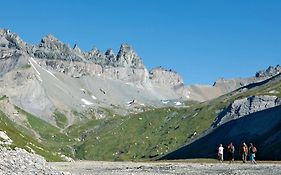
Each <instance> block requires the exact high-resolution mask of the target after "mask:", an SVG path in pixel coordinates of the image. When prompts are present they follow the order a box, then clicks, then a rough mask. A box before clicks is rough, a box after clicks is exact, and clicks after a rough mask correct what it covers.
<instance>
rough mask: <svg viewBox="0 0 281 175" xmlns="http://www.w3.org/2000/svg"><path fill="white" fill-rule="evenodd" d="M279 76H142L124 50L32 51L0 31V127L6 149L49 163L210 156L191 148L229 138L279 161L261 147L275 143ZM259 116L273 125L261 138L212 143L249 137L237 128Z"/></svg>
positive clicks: (53, 46)
mask: <svg viewBox="0 0 281 175" xmlns="http://www.w3.org/2000/svg"><path fill="white" fill-rule="evenodd" d="M280 71H281V66H279V65H277V66H275V67H273V66H270V67H268V68H267V69H266V70H264V71H258V72H257V73H256V74H255V75H254V76H253V77H249V78H235V79H223V78H221V79H218V80H217V81H216V82H215V83H214V84H213V85H188V86H187V85H185V84H184V82H183V79H182V78H181V76H180V75H179V74H177V73H176V72H175V71H173V70H167V69H165V68H162V67H157V68H154V69H152V70H148V69H147V68H146V66H145V64H144V62H143V60H142V59H141V58H140V57H139V56H138V54H137V53H136V52H135V51H134V50H133V48H132V47H131V46H130V45H128V44H122V45H121V46H120V49H119V51H118V53H117V54H115V53H114V51H113V50H112V49H108V50H107V51H106V52H105V53H102V52H101V51H100V50H98V49H97V48H93V49H92V50H91V51H90V52H83V51H82V50H81V49H80V48H79V47H78V46H77V45H74V46H73V47H70V46H69V45H67V44H65V43H63V42H61V41H60V40H58V39H57V38H55V37H54V36H52V35H47V36H45V37H43V38H42V40H41V42H40V43H39V44H38V45H31V44H28V43H26V42H24V41H23V40H22V39H21V38H20V37H19V36H18V35H17V34H15V33H13V32H11V31H9V30H7V29H0V111H1V113H0V114H1V115H0V116H1V125H0V129H1V130H3V131H5V133H6V134H7V135H8V136H9V138H10V137H11V139H10V140H12V141H13V142H10V140H9V144H11V145H14V146H18V147H22V148H24V149H27V150H29V151H30V150H33V151H34V152H36V153H38V154H41V155H43V156H44V157H46V158H47V159H48V160H58V159H61V157H62V155H64V156H63V157H72V158H74V159H90V160H92V159H94V160H140V159H141V160H142V159H145V160H147V159H149V160H150V159H159V158H163V159H170V158H172V159H178V158H196V157H202V156H203V157H214V152H213V151H212V150H211V149H207V150H206V151H205V152H202V153H200V154H195V151H197V152H198V150H197V146H193V145H196V144H197V143H200V144H202V143H203V141H204V144H206V143H211V146H212V147H216V145H217V144H218V143H219V142H220V141H221V140H229V141H230V140H231V139H232V140H234V141H235V142H236V143H237V144H238V143H239V142H241V141H242V140H247V141H250V140H251V141H252V140H253V141H256V143H257V144H258V145H259V146H262V147H264V148H265V149H264V150H265V151H264V152H263V151H261V157H262V158H264V159H273V158H274V159H281V158H280V156H279V157H278V156H275V155H274V156H269V157H266V156H265V155H266V153H268V151H269V150H271V149H273V148H271V147H269V146H267V144H266V143H272V144H274V145H275V146H274V148H275V147H276V145H277V146H278V145H280V143H279V142H280V141H278V138H279V136H280V135H279V133H280V127H279V128H278V126H279V121H280V117H279V116H280V110H279V105H280V104H281V103H280V92H281V89H280V86H281V85H280ZM262 116H269V117H268V118H270V121H272V122H271V123H268V127H266V128H263V130H260V131H262V133H261V134H257V133H258V131H255V132H253V133H252V135H249V137H244V136H243V137H235V136H234V135H235V134H234V133H231V132H230V133H229V135H224V138H221V137H218V136H217V135H219V134H218V133H222V132H224V131H225V130H226V129H228V128H233V127H234V129H233V130H237V131H238V130H239V131H241V133H240V134H245V135H246V134H247V133H248V132H250V131H251V129H253V128H252V127H249V128H248V129H249V130H247V129H245V130H241V128H245V126H244V124H240V123H245V121H247V123H251V122H252V123H253V124H252V125H253V127H254V124H255V123H257V122H262V123H264V122H265V121H266V119H265V118H264V117H262ZM240 121H241V122H240ZM235 127H236V128H237V129H235ZM223 128H224V129H223ZM218 131H220V132H218ZM242 131H243V132H242ZM269 133H270V134H272V135H274V136H272V137H269V138H268V139H263V140H261V138H264V137H265V136H266V134H267V135H268V134H269ZM214 135H215V138H213V137H212V136H214ZM250 136H251V137H250ZM225 137H227V139H226V138H225ZM5 138H6V137H5ZM23 138H24V140H25V141H23V142H20V140H22V139H23ZM230 138H231V139H230ZM208 139H210V140H211V141H208ZM2 140H4V141H5V139H2ZM6 140H7V139H6ZM201 140H203V141H201ZM206 140H207V141H208V142H207V141H206ZM224 144H226V143H224ZM185 145H186V146H185ZM182 146H183V147H182ZM178 148H180V149H179V150H180V151H178V150H177V149H178ZM175 150H176V151H175ZM182 150H184V151H182ZM173 151H175V152H173ZM168 153H170V154H168ZM275 153H276V154H277V153H278V154H279V153H280V149H279V150H277V151H276V152H275ZM279 155H280V154H279Z"/></svg>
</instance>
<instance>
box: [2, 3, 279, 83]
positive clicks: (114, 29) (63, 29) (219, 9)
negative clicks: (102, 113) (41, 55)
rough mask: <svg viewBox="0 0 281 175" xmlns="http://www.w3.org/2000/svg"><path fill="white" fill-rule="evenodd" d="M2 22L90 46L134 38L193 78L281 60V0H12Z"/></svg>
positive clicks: (207, 79)
mask: <svg viewBox="0 0 281 175" xmlns="http://www.w3.org/2000/svg"><path fill="white" fill-rule="evenodd" d="M0 27H1V28H8V29H10V30H11V31H12V32H15V33H17V34H19V35H20V37H21V38H22V39H24V40H25V41H27V42H29V43H33V44H37V43H39V42H40V40H41V38H42V37H43V36H45V35H47V34H53V35H54V36H56V37H57V38H59V39H60V40H61V41H63V42H65V43H67V44H70V45H71V46H73V45H74V44H78V46H79V47H80V48H81V49H82V50H84V51H89V50H90V49H91V48H93V47H97V48H99V49H100V50H101V51H106V49H107V48H113V49H114V51H115V53H117V52H118V50H119V47H120V45H121V43H128V44H130V45H132V46H133V48H134V49H135V50H136V52H137V53H138V55H139V56H140V57H141V58H142V59H143V60H144V63H145V64H146V66H147V67H148V68H149V69H150V68H153V67H157V66H163V67H166V68H167V69H172V70H175V71H176V72H178V73H179V74H180V75H181V76H182V77H183V79H184V82H185V83H186V84H194V83H200V84H212V83H213V82H214V81H215V80H216V79H217V78H220V77H225V78H233V77H249V76H252V75H254V74H255V72H256V71H258V70H260V69H265V68H267V67H268V66H269V65H277V64H280V60H281V1H279V0H212V1H210V0H205V1H204V0H193V1H191V0H190V1H189V0H45V1H39V0H25V1H22V0H9V1H2V2H1V15H0Z"/></svg>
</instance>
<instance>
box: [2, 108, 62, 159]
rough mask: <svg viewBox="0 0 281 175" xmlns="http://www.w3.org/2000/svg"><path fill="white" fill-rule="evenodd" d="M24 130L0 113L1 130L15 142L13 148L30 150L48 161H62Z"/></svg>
mask: <svg viewBox="0 0 281 175" xmlns="http://www.w3.org/2000/svg"><path fill="white" fill-rule="evenodd" d="M21 129H22V128H21V127H20V126H18V125H16V124H15V123H14V122H12V121H11V120H9V119H8V117H7V116H6V115H5V114H4V113H3V112H2V111H0V130H2V131H5V132H6V133H7V135H8V136H9V137H10V138H11V139H12V140H13V143H12V145H11V147H19V148H23V149H26V150H28V151H31V150H30V148H31V149H32V150H33V151H35V152H36V153H37V154H39V155H41V156H43V157H45V159H46V160H48V161H62V158H61V157H60V156H59V155H57V153H56V152H54V151H53V150H52V149H50V148H48V147H46V146H45V145H43V144H42V143H39V142H38V141H37V140H36V139H34V138H33V137H31V136H30V135H27V134H25V133H23V132H21V131H20V130H21Z"/></svg>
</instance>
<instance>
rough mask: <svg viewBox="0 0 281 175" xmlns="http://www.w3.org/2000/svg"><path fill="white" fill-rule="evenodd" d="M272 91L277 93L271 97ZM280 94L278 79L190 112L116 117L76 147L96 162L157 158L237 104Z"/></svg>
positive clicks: (170, 110) (193, 106) (194, 107)
mask: <svg viewBox="0 0 281 175" xmlns="http://www.w3.org/2000/svg"><path fill="white" fill-rule="evenodd" d="M272 90H275V91H274V93H272V92H271V93H270V91H272ZM280 92H281V81H280V76H279V77H276V78H274V79H272V80H271V81H269V82H267V83H265V84H262V83H261V84H259V85H258V86H255V87H254V86H252V87H250V86H249V87H248V90H245V89H243V88H241V89H239V90H237V91H234V92H232V93H230V94H227V95H224V96H222V97H219V98H217V99H215V100H212V101H209V102H205V103H200V104H194V103H192V104H191V106H190V107H189V108H181V109H175V108H162V109H154V110H151V111H148V112H144V113H140V114H137V115H130V116H126V117H117V118H115V119H114V120H113V121H108V122H107V123H104V125H103V126H102V127H99V128H96V129H95V130H93V131H92V132H91V134H89V135H88V136H86V137H85V138H84V139H85V142H83V143H81V144H78V145H77V155H78V157H79V158H81V159H95V160H148V159H153V158H157V157H160V156H161V155H163V154H165V153H167V152H170V151H172V150H175V149H177V148H178V147H180V146H182V145H184V144H186V143H187V142H189V141H191V140H192V139H193V136H192V134H193V133H194V132H195V131H196V133H197V135H196V136H199V135H200V134H202V133H204V132H205V131H206V130H207V129H208V128H209V127H210V126H211V124H212V123H213V121H214V119H215V118H216V116H217V114H218V113H219V112H220V111H222V110H223V109H225V108H226V107H227V106H228V105H229V104H231V103H232V102H233V101H234V100H236V99H240V98H245V97H249V96H253V95H276V96H278V97H281V93H280ZM81 126H83V125H81ZM93 126H94V125H93ZM77 133H79V132H77ZM196 136H195V137H196Z"/></svg>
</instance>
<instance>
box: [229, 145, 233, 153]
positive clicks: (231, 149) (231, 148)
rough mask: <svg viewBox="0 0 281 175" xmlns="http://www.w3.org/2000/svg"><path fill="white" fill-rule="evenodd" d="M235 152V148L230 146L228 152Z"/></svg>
mask: <svg viewBox="0 0 281 175" xmlns="http://www.w3.org/2000/svg"><path fill="white" fill-rule="evenodd" d="M234 150H235V148H234V146H233V145H229V146H228V151H229V152H231V153H233V152H234Z"/></svg>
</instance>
